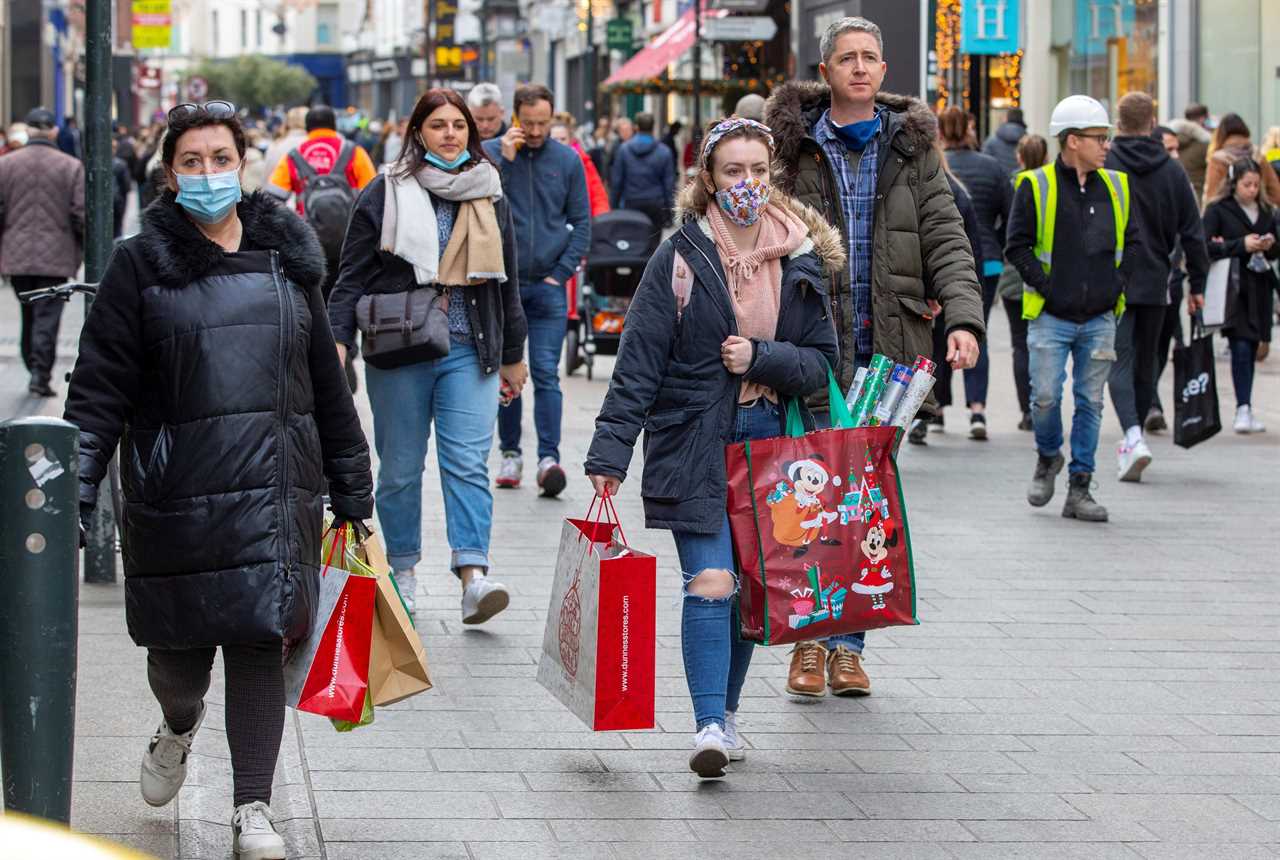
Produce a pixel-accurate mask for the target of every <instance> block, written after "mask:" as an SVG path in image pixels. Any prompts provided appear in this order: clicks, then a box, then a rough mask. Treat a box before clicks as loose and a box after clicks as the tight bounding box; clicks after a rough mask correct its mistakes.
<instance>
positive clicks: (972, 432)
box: [969, 412, 987, 442]
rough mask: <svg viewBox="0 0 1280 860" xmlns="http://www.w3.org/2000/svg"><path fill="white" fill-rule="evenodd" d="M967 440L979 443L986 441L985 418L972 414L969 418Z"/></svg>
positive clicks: (978, 413)
mask: <svg viewBox="0 0 1280 860" xmlns="http://www.w3.org/2000/svg"><path fill="white" fill-rule="evenodd" d="M969 438H970V439H976V440H977V441H979V442H985V441H987V416H985V415H983V414H982V413H981V412H974V413H972V414H971V415H970V416H969Z"/></svg>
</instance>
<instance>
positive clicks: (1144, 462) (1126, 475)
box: [1120, 454, 1151, 484]
mask: <svg viewBox="0 0 1280 860" xmlns="http://www.w3.org/2000/svg"><path fill="white" fill-rule="evenodd" d="M1150 465H1151V455H1150V454H1147V455H1145V456H1142V457H1139V458H1137V459H1136V460H1134V461H1133V462H1132V463H1130V464H1129V468H1128V469H1127V470H1126V471H1124V472H1122V473H1121V474H1120V480H1121V481H1124V482H1126V483H1130V484H1136V483H1138V482H1139V481H1141V480H1142V473H1143V472H1144V471H1146V469H1147V467H1148V466H1150Z"/></svg>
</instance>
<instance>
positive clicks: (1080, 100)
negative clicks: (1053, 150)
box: [1049, 96, 1112, 137]
mask: <svg viewBox="0 0 1280 860" xmlns="http://www.w3.org/2000/svg"><path fill="white" fill-rule="evenodd" d="M1111 127H1112V126H1111V117H1110V116H1108V115H1107V109H1106V108H1104V107H1103V106H1102V103H1101V102H1099V101H1098V100H1097V99H1093V98H1090V97H1089V96H1067V97H1066V98H1065V99H1063V100H1062V101H1060V102H1058V106H1057V107H1055V108H1054V109H1053V116H1051V117H1050V118H1049V133H1050V134H1052V135H1053V136H1054V137H1057V136H1058V135H1060V134H1062V133H1063V132H1064V131H1074V130H1077V129H1083V128H1111Z"/></svg>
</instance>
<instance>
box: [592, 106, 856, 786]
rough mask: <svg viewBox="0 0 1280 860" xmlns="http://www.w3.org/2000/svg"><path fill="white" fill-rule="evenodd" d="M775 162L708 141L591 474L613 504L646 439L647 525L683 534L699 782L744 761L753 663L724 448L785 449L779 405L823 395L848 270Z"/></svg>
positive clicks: (766, 153) (632, 333)
mask: <svg viewBox="0 0 1280 860" xmlns="http://www.w3.org/2000/svg"><path fill="white" fill-rule="evenodd" d="M772 159H773V137H772V135H771V133H770V131H769V129H768V128H767V127H765V126H764V125H762V124H760V123H758V122H755V121H754V120H748V119H742V118H739V117H732V118H729V119H726V120H723V121H722V122H720V123H718V124H717V125H715V126H714V127H713V128H712V129H711V130H710V132H709V133H708V134H707V137H706V141H705V142H704V144H703V147H702V153H701V156H700V168H699V173H698V176H697V177H696V178H695V179H694V181H692V182H691V183H689V185H688V186H686V188H685V189H684V191H683V192H681V195H680V198H679V199H678V201H677V208H676V220H677V223H681V222H682V223H681V226H680V228H679V229H678V230H677V231H676V232H675V234H674V235H672V236H671V237H670V238H668V239H667V240H666V241H665V242H663V243H662V245H661V246H660V247H659V248H658V250H657V252H656V253H655V254H654V256H653V258H652V259H651V260H650V261H649V265H648V267H647V268H646V269H645V273H644V277H643V278H642V280H641V283H640V286H639V288H638V290H637V291H636V296H635V299H634V301H633V302H632V304H631V308H630V311H629V313H628V315H627V324H626V327H625V328H624V330H623V336H622V342H621V345H620V348H619V353H618V362H617V365H616V366H615V369H614V372H613V379H612V381H611V383H610V386H609V393H608V395H607V396H606V398H605V402H604V405H603V407H602V409H601V411H600V415H599V417H598V418H597V419H596V431H595V436H594V438H593V439H592V442H591V449H590V452H589V454H588V456H587V462H586V471H587V474H588V476H589V478H590V480H591V483H592V485H593V486H594V488H595V490H596V493H597V494H603V493H605V492H606V491H608V492H609V493H610V494H612V493H613V492H615V491H616V490H617V488H618V486H619V484H621V483H622V481H623V480H624V479H625V478H626V476H627V469H628V466H629V464H630V462H631V455H632V450H633V448H634V447H635V443H636V439H637V437H638V436H639V435H640V431H641V430H642V429H643V430H644V431H645V442H644V454H645V466H644V474H643V477H642V478H641V486H640V495H641V497H642V498H643V500H644V508H645V517H646V522H647V525H648V526H649V527H650V528H665V529H670V530H671V531H672V532H673V533H674V537H675V542H676V549H677V552H678V553H679V557H680V568H681V570H682V571H683V577H684V610H683V620H682V624H681V636H682V639H683V651H684V668H685V675H686V678H687V680H688V684H689V694H690V696H691V698H692V700H693V710H694V718H695V722H696V734H695V737H694V743H693V745H694V750H693V754H692V756H691V757H690V760H689V766H690V768H691V769H692V770H693V771H694V772H695V773H697V774H698V775H699V776H700V777H717V776H721V775H723V771H724V767H725V766H726V765H727V764H728V762H729V760H730V758H733V759H740V758H742V756H743V742H742V740H741V739H740V738H739V737H738V733H737V726H736V713H737V710H738V705H739V696H740V693H741V691H742V686H743V683H744V681H745V680H746V675H747V667H748V665H749V663H750V661H751V649H752V644H751V643H750V642H747V641H743V640H742V639H741V638H740V637H739V636H738V633H737V627H738V623H737V619H736V617H735V611H734V608H735V607H734V598H735V595H736V594H737V591H738V571H737V570H736V566H735V562H734V553H733V542H732V538H731V535H730V531H729V520H728V517H727V515H726V495H727V478H726V469H725V450H724V449H725V446H726V445H728V444H730V443H733V442H736V441H741V440H744V439H749V438H755V439H759V438H767V437H771V436H777V435H779V434H781V432H782V414H783V412H782V410H783V405H782V403H783V401H784V400H786V399H787V398H802V397H804V396H805V395H807V394H810V393H812V392H814V391H817V390H818V389H819V388H821V387H823V386H824V385H826V382H827V370H828V367H829V366H834V365H835V364H836V358H837V349H838V347H837V341H836V333H835V329H834V328H833V326H832V323H831V319H830V314H831V311H830V301H829V299H828V297H827V293H826V284H827V283H828V280H829V276H828V273H829V272H831V271H839V270H840V268H841V267H842V266H843V263H844V251H843V249H842V246H841V241H840V237H839V234H838V233H837V232H836V231H835V230H833V229H832V228H830V227H828V226H827V225H826V223H825V222H824V221H823V220H822V217H821V216H820V215H819V214H818V213H816V212H813V211H812V210H810V209H807V208H806V207H804V206H802V205H801V204H799V203H796V202H795V201H792V200H789V199H787V198H785V197H783V196H782V195H781V194H779V193H778V192H777V191H775V190H773V189H772V188H771V187H770V163H771V162H772Z"/></svg>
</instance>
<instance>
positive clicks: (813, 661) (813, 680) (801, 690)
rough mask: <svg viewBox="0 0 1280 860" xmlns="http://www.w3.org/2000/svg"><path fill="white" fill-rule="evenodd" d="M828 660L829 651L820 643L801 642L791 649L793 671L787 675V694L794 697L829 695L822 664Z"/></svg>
mask: <svg viewBox="0 0 1280 860" xmlns="http://www.w3.org/2000/svg"><path fill="white" fill-rule="evenodd" d="M826 659H827V649H826V648H825V647H824V646H823V645H822V644H821V643H818V642H800V643H797V644H796V647H794V648H792V649H791V671H790V673H788V675H787V692H788V693H790V694H791V695H793V696H814V697H817V698H821V697H822V696H825V695H826V694H827V683H826V681H827V679H826V678H824V677H823V672H822V664H823V661H825V660H826Z"/></svg>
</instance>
